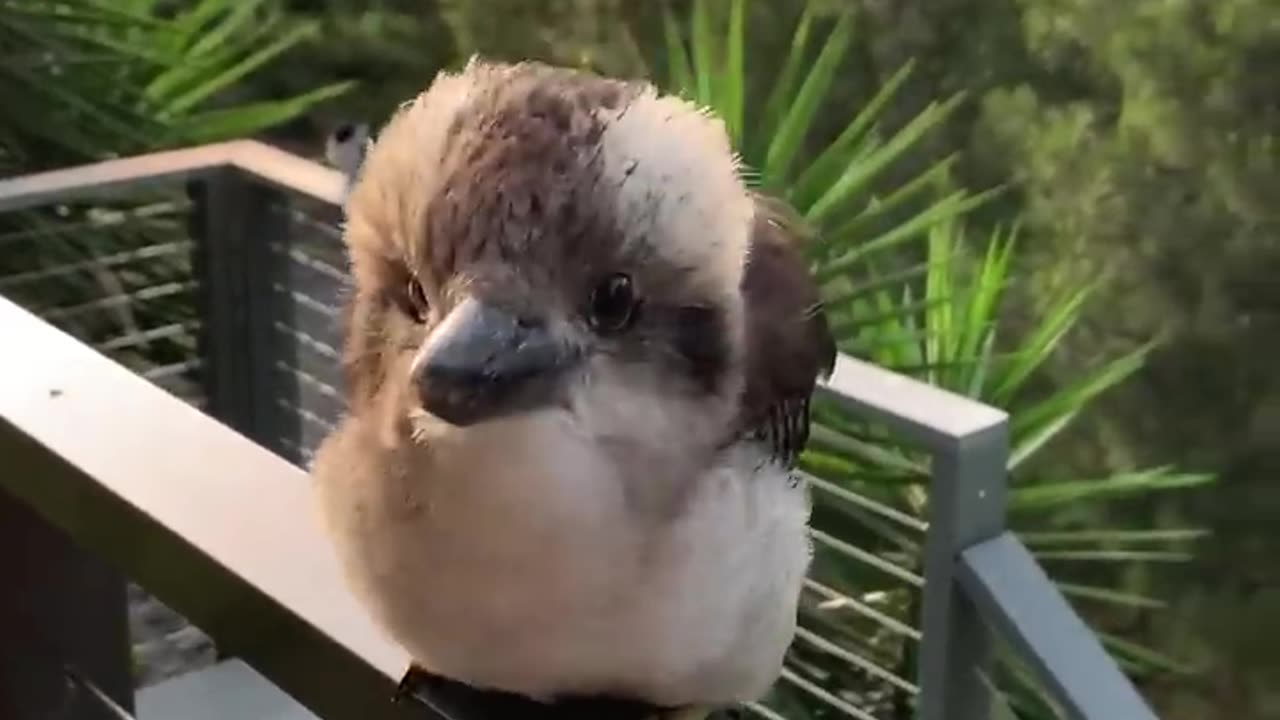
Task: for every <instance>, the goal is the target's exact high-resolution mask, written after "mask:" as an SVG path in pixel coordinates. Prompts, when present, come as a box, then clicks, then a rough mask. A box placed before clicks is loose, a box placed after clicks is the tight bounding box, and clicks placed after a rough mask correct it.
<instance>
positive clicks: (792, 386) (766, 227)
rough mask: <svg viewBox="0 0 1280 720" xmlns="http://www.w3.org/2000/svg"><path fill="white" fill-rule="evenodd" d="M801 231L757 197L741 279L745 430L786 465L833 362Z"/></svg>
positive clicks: (777, 207) (799, 445)
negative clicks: (820, 382)
mask: <svg viewBox="0 0 1280 720" xmlns="http://www.w3.org/2000/svg"><path fill="white" fill-rule="evenodd" d="M801 228H802V225H801V223H800V222H799V220H798V219H797V218H795V217H794V216H793V215H792V214H791V213H790V212H788V210H787V208H786V207H785V206H784V205H782V204H781V203H779V202H777V201H774V200H771V199H768V198H765V197H763V196H757V197H756V216H755V220H754V222H753V226H752V232H751V245H750V250H749V251H748V254H747V263H746V268H745V273H744V276H743V280H742V295H743V299H744V302H745V305H746V318H747V320H746V387H745V389H744V391H743V393H744V394H743V403H742V416H741V429H742V430H743V431H744V432H745V433H747V434H748V435H750V436H752V437H754V438H755V439H757V440H759V441H761V442H764V443H765V444H766V446H767V447H768V448H769V450H770V452H771V454H772V455H773V456H774V457H775V458H777V459H778V460H779V461H781V462H783V463H784V464H785V465H787V466H792V465H794V463H795V461H796V458H797V457H798V456H799V454H800V451H801V450H803V449H804V445H805V442H806V441H807V440H808V438H809V398H810V397H811V396H812V394H813V390H814V386H815V385H816V384H817V381H818V378H819V377H821V376H824V375H827V374H829V373H830V372H831V370H832V368H833V367H834V365H835V358H836V347H835V341H834V340H833V339H832V336H831V331H830V328H829V327H828V326H827V319H826V314H825V313H824V312H823V309H822V302H821V299H820V296H819V292H818V286H817V283H816V282H815V281H814V279H813V275H812V274H811V273H810V272H809V267H808V262H807V261H806V259H805V257H804V255H803V253H802V249H801V243H802V242H803V241H804V239H805V238H804V235H803V233H802V230H801Z"/></svg>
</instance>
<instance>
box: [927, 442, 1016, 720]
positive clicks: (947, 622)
mask: <svg viewBox="0 0 1280 720" xmlns="http://www.w3.org/2000/svg"><path fill="white" fill-rule="evenodd" d="M1008 456H1009V437H1008V426H1007V424H1006V423H1005V421H1004V420H1001V421H1000V422H998V423H996V424H993V425H990V426H988V427H986V428H983V429H980V430H977V431H975V432H973V433H972V434H969V435H966V436H962V437H960V438H958V439H957V440H956V442H955V443H954V444H952V445H950V446H949V447H947V448H945V449H942V450H939V451H937V452H935V454H934V458H933V480H932V483H931V488H930V494H929V535H928V540H927V543H926V549H925V588H924V606H923V615H924V617H923V631H924V637H923V640H922V644H921V648H920V659H919V676H920V688H921V693H920V698H921V700H920V713H919V717H920V718H921V720H987V718H989V717H990V702H991V699H990V695H989V691H988V689H987V685H986V683H985V682H984V681H983V677H982V675H983V674H985V673H986V672H987V671H988V668H989V666H990V660H991V645H992V643H991V633H990V630H989V629H988V628H987V626H986V625H985V623H984V622H983V619H982V617H981V616H980V615H979V614H978V611H977V609H976V608H975V606H974V605H973V603H972V602H971V601H970V600H969V599H968V598H967V597H966V596H965V594H964V593H963V592H962V590H961V588H960V585H959V582H958V572H957V569H958V559H959V555H960V553H961V552H962V551H963V550H964V549H965V548H967V547H969V546H971V545H973V544H975V543H978V542H982V541H984V540H988V539H990V538H992V537H995V536H997V535H999V534H1000V532H1002V531H1003V530H1004V522H1005V483H1006V474H1007V473H1006V470H1005V464H1006V462H1007V459H1008Z"/></svg>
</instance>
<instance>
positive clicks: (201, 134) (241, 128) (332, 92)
mask: <svg viewBox="0 0 1280 720" xmlns="http://www.w3.org/2000/svg"><path fill="white" fill-rule="evenodd" d="M354 85H355V83H354V82H342V83H334V84H333V85H326V86H324V87H320V88H316V89H315V90H312V91H310V92H308V93H305V94H302V95H298V96H296V97H292V98H288V99H285V100H266V101H263V102H257V103H250V104H247V105H238V106H236V107H231V108H226V109H222V110H212V111H209V112H205V113H200V114H197V115H191V116H190V117H187V118H185V119H184V120H183V121H182V122H180V123H179V124H177V125H175V126H174V127H173V129H172V132H173V133H174V134H175V135H176V136H178V137H183V138H188V139H191V140H194V141H196V142H215V141H218V140H227V139H231V138H236V137H242V136H245V135H251V134H253V133H255V132H258V131H260V130H262V129H264V128H268V127H272V126H275V125H278V124H280V123H283V122H286V121H288V120H291V119H293V118H295V117H298V116H299V115H302V114H303V113H305V112H306V111H307V110H308V109H309V108H311V107H312V106H314V105H315V104H316V103H319V102H323V101H325V100H329V99H331V98H335V97H338V96H339V95H342V94H344V93H346V92H347V91H349V90H350V89H351V88H352V87H354Z"/></svg>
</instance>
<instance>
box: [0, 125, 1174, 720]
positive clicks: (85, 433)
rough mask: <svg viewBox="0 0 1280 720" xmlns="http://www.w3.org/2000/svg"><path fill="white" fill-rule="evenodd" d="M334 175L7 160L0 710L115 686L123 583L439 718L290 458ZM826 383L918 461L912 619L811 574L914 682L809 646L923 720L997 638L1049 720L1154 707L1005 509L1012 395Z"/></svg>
mask: <svg viewBox="0 0 1280 720" xmlns="http://www.w3.org/2000/svg"><path fill="white" fill-rule="evenodd" d="M175 187H177V188H181V191H177V192H175ZM148 193H153V194H154V198H153V199H154V202H152V203H149V204H145V205H140V204H139V203H138V201H137V199H138V197H139V196H140V195H145V194H148ZM341 193H342V180H341V178H340V177H339V175H338V173H336V172H334V171H332V170H329V169H327V168H324V167H322V166H320V165H318V164H315V163H312V162H310V161H307V160H304V159H302V158H299V157H296V156H293V155H290V154H288V153H284V152H282V151H280V150H277V149H274V148H271V147H268V146H265V145H262V144H259V143H255V142H250V141H241V142H232V143H225V144H218V145H210V146H205V147H200V148H194V149H189V150H179V151H172V152H164V153H157V154H153V155H147V156H142V157H136V158H126V159H120V160H112V161H107V162H103V163H98V164H95V165H91V166H86V167H80V168H73V169H68V170H60V171H55V172H48V173H42V174H38V175H32V176H27V177H22V178H16V179H10V180H4V181H0V212H5V213H11V214H7V215H4V216H3V217H5V218H21V219H22V222H23V223H27V224H28V225H30V229H25V227H26V226H21V227H20V229H18V230H12V229H11V232H10V236H9V237H7V238H6V236H3V235H0V294H3V295H5V296H6V297H8V298H9V299H7V300H6V299H0V331H2V332H3V337H4V348H5V352H3V353H0V573H3V574H2V575H0V576H3V577H5V578H6V579H8V580H13V582H12V583H11V584H10V585H8V586H3V587H0V637H3V638H6V639H8V638H11V637H14V638H25V640H22V641H19V642H7V643H5V644H3V645H0V716H3V717H14V718H20V719H21V720H26V718H32V717H43V715H41V714H40V713H41V712H43V711H44V710H45V709H47V708H48V707H49V706H50V703H52V702H54V700H53V699H51V698H54V697H55V696H57V695H58V694H59V692H61V690H59V688H61V687H62V684H61V683H63V682H64V680H65V678H66V677H71V678H72V680H73V683H72V684H73V685H76V684H77V683H78V684H79V685H82V686H84V687H86V688H90V689H93V690H94V692H96V691H102V692H103V693H105V695H106V696H109V697H110V698H111V699H113V700H114V701H115V702H116V703H117V704H119V705H120V706H121V707H123V708H125V709H128V708H129V707H130V706H131V702H132V700H131V692H132V688H131V687H130V686H129V682H128V673H127V672H124V671H123V670H122V668H124V669H127V667H128V665H127V663H128V647H127V643H126V642H125V641H124V640H123V639H122V638H123V635H122V633H123V632H124V629H123V628H124V622H125V620H124V617H123V612H124V608H123V606H124V601H123V582H124V581H123V580H122V579H121V578H122V577H127V578H128V579H130V580H132V581H134V582H137V583H138V584H140V585H142V586H143V587H144V588H146V589H147V591H149V592H150V593H152V594H154V595H156V596H157V597H159V598H160V599H162V600H163V601H164V602H165V603H167V604H169V605H170V606H172V607H174V608H176V609H177V610H178V611H180V612H181V613H182V614H183V615H184V616H186V617H187V618H188V619H189V620H190V621H191V622H193V623H194V624H195V625H196V626H198V627H199V628H201V629H203V630H204V631H205V632H207V633H209V635H211V636H212V637H213V639H214V640H215V642H216V643H217V646H218V648H219V650H220V652H222V653H224V654H233V655H235V656H237V657H240V658H242V659H244V660H245V661H246V662H248V663H250V664H251V665H253V666H254V667H255V668H256V669H257V670H259V671H260V672H261V673H262V674H263V675H265V676H266V677H267V678H269V679H270V680H272V681H273V682H274V683H276V684H277V685H278V686H279V687H281V688H282V689H284V690H285V691H286V692H287V693H289V694H290V695H292V696H293V697H294V698H296V699H297V700H299V701H300V702H302V703H303V704H304V705H306V706H307V707H309V708H311V709H312V710H313V711H314V712H315V713H316V714H318V715H320V716H322V717H325V718H365V717H383V716H385V717H395V716H406V717H409V716H413V715H415V714H416V715H417V716H419V717H433V716H440V717H443V716H442V715H433V714H432V711H430V710H428V709H426V708H412V707H406V706H403V705H393V704H392V703H391V702H390V697H391V695H392V692H393V689H394V684H395V681H396V679H398V678H399V676H400V675H401V674H402V673H403V670H404V669H405V667H406V664H407V657H406V656H405V655H404V653H403V652H402V651H401V650H400V649H398V648H396V647H394V646H393V645H392V644H390V643H389V642H388V641H386V640H385V639H383V638H382V637H381V636H380V635H379V634H378V633H377V632H376V631H375V630H374V628H373V627H372V626H371V625H370V624H369V622H368V621H367V619H366V618H365V616H364V614H363V613H362V611H361V610H360V609H359V608H358V607H357V606H356V604H355V602H354V601H353V600H352V599H351V598H350V596H349V595H348V594H347V592H346V590H345V588H344V587H343V585H342V583H341V581H340V578H339V574H338V569H337V567H336V565H335V562H334V560H333V559H332V558H331V557H330V553H329V550H328V546H327V544H326V542H325V540H324V538H323V537H321V535H320V531H319V529H318V527H317V526H316V524H315V521H314V519H313V515H312V514H311V512H310V505H309V498H308V494H307V486H306V480H305V477H304V474H303V472H302V470H301V469H300V468H301V467H304V466H305V465H306V463H307V461H308V460H309V457H310V454H311V452H312V450H313V449H314V447H315V445H316V443H317V442H318V441H319V439H320V438H321V437H323V435H324V434H325V432H326V431H327V429H328V428H329V427H330V426H331V424H332V423H333V422H334V420H335V418H336V417H337V415H338V413H339V412H340V410H341V401H340V397H341V378H340V376H339V373H338V372H337V364H336V359H337V351H336V348H337V346H338V343H339V329H338V326H337V312H338V311H337V309H336V308H337V306H338V304H339V295H340V293H341V292H342V290H343V283H344V282H345V280H344V279H345V270H344V268H345V260H344V258H343V256H342V249H341V244H340V236H339V233H338V230H337V220H338V208H337V204H338V203H339V202H340V198H341ZM122 196H123V197H127V198H129V199H130V202H129V203H128V204H127V206H125V207H123V208H119V209H115V210H113V209H112V208H111V207H110V204H111V202H112V201H113V198H117V197H122ZM148 197H150V196H148ZM84 203H92V205H93V207H94V208H95V210H94V211H92V212H90V211H88V210H85V209H83V208H82V204H84ZM104 205H105V206H107V212H105V213H104V211H103V206H104ZM51 209H52V210H51ZM41 213H44V214H41ZM27 214H30V217H29V218H28V217H27ZM162 221H163V222H167V223H168V225H165V226H164V227H163V228H161V229H159V230H157V229H156V227H154V226H156V224H157V223H161V224H163V222H162ZM15 222H16V221H15ZM19 225H21V223H19ZM55 226H56V227H61V228H62V229H61V230H57V229H55ZM68 228H69V229H70V234H72V235H74V234H76V233H80V234H94V233H106V234H108V235H110V237H111V238H112V239H111V241H110V243H106V242H105V241H104V243H103V244H106V245H110V247H95V248H92V249H89V250H85V249H83V248H82V249H81V251H78V252H71V253H69V254H64V255H67V257H65V258H64V259H60V260H58V261H57V262H55V263H54V264H52V265H42V266H23V265H22V263H21V262H20V261H19V259H20V258H21V257H22V253H21V250H20V249H17V245H16V243H19V242H26V241H38V242H41V243H44V244H43V245H41V249H42V251H49V250H50V246H49V243H51V242H54V240H50V238H51V237H55V236H57V235H58V233H60V232H61V233H64V234H65V233H66V232H67V229H68ZM113 228H114V229H113ZM119 228H129V231H128V232H125V231H123V230H121V231H120V232H116V230H115V229H119ZM162 230H163V231H162ZM58 242H61V241H58ZM48 254H49V253H48V252H45V253H44V255H48ZM59 257H61V256H59ZM157 258H161V259H163V262H160V261H158V260H157ZM142 260H146V262H145V263H142V262H141V261H142ZM15 266H17V267H15ZM104 268H108V269H109V270H110V272H109V273H107V274H106V275H105V276H104V275H102V273H101V272H100V271H102V270H103V269H104ZM96 271H97V272H98V274H97V275H95V272H96ZM6 272H7V274H6ZM104 277H105V278H106V279H104ZM76 278H79V279H78V280H75V282H72V280H73V279H76ZM95 278H96V279H95ZM47 283H49V284H47ZM51 283H61V284H59V285H57V287H55V286H54V285H53V284H51ZM823 394H824V395H825V396H827V397H828V398H829V399H831V400H833V401H835V402H836V403H839V404H842V405H844V406H845V407H846V408H847V409H848V410H850V411H851V412H853V413H855V414H857V415H858V416H860V417H862V418H865V419H867V420H871V421H875V422H877V423H879V424H881V425H883V426H885V427H887V428H889V429H890V430H892V431H894V432H895V433H896V435H897V436H899V437H900V438H901V439H903V440H904V441H905V442H907V443H908V444H911V445H913V446H915V447H917V448H918V449H920V450H923V451H926V452H928V453H929V454H930V456H931V457H932V466H931V468H932V478H931V485H930V489H929V493H930V495H929V497H930V501H929V508H930V510H929V517H928V518H927V522H920V521H918V520H914V519H906V520H904V522H907V523H908V524H912V525H914V526H918V527H917V529H926V541H925V562H924V568H923V570H924V572H923V578H922V579H921V578H919V577H917V576H914V575H912V574H911V573H908V572H905V571H900V570H899V571H896V572H900V573H902V575H903V577H905V578H907V579H908V580H912V581H913V582H915V584H918V585H922V586H923V591H922V596H921V602H920V603H919V608H920V617H918V618H908V620H909V621H912V622H914V621H917V620H918V621H919V623H920V625H921V627H922V632H917V631H915V630H914V629H912V628H911V627H908V626H907V625H905V624H903V623H902V622H901V621H900V620H898V619H895V618H892V617H888V616H885V615H883V614H882V613H879V612H877V611H876V610H875V609H873V608H870V607H866V606H865V605H859V604H858V603H857V601H856V600H854V599H852V598H849V597H847V596H845V595H842V594H841V592H840V591H839V590H838V589H832V588H831V587H828V586H826V585H823V584H820V583H817V582H814V583H812V585H813V588H811V589H814V588H816V589H817V590H818V591H820V593H821V594H822V596H823V597H825V598H827V599H829V600H830V599H839V600H843V601H848V602H849V603H851V604H852V606H853V607H855V608H861V610H860V612H862V613H863V614H864V615H865V616H866V617H868V618H871V619H872V620H875V621H876V622H879V623H881V624H882V625H885V626H887V627H890V628H892V629H894V631H895V632H899V633H901V634H903V635H908V636H910V637H911V640H912V641H913V642H914V641H916V640H918V641H919V645H918V648H917V650H916V652H915V654H914V656H913V657H914V658H915V660H914V664H915V672H914V674H915V678H914V680H913V679H911V678H906V677H901V675H900V674H898V673H894V672H892V671H890V670H889V669H887V668H885V667H884V664H883V663H882V662H879V663H878V662H875V661H872V660H869V659H867V658H865V657H862V656H861V655H859V654H858V653H857V652H856V651H855V650H851V649H849V648H845V647H842V646H841V645H840V644H839V643H838V642H836V641H833V640H828V639H826V638H823V637H820V636H817V635H815V634H813V633H808V634H806V635H804V636H803V637H804V639H805V640H807V641H808V642H809V643H811V644H813V645H816V646H819V647H821V648H822V649H824V650H825V651H828V652H830V653H833V654H836V655H838V656H840V657H843V658H847V659H848V660H849V662H850V663H851V665H853V666H854V667H856V668H859V669H860V670H861V671H864V672H865V673H867V675H868V676H869V677H871V678H872V679H878V680H882V681H884V682H885V683H887V685H886V687H890V688H892V689H896V690H901V691H903V692H905V693H907V694H909V695H911V696H912V698H913V699H912V702H914V706H915V708H916V712H917V716H918V717H920V718H922V719H924V720H942V719H944V718H945V719H948V720H977V719H979V718H981V719H983V720H986V719H987V718H989V717H991V698H992V694H991V683H992V680H991V679H990V675H991V673H990V668H991V665H992V655H993V646H994V645H995V643H996V641H997V640H1002V641H1003V642H1004V643H1005V644H1006V645H1008V646H1009V647H1010V648H1011V649H1012V650H1013V651H1014V653H1015V654H1016V656H1017V657H1018V658H1019V659H1020V660H1021V662H1022V664H1023V665H1024V666H1025V667H1026V668H1028V669H1029V670H1030V671H1031V673H1032V674H1033V675H1034V676H1035V679H1036V680H1037V681H1038V683H1039V685H1040V686H1042V687H1043V688H1044V689H1046V690H1047V691H1048V693H1049V695H1050V696H1051V697H1052V699H1053V701H1054V703H1055V704H1056V705H1057V706H1058V708H1059V710H1060V711H1061V713H1062V714H1063V715H1065V716H1066V717H1070V718H1089V719H1091V720H1130V719H1132V720H1145V719H1147V718H1154V715H1153V714H1152V713H1151V711H1150V710H1149V709H1148V707H1147V705H1146V704H1145V703H1144V702H1143V700H1142V699H1141V697H1140V696H1139V695H1138V693H1137V692H1136V691H1135V690H1134V688H1133V687H1132V685H1130V683H1129V682H1128V680H1127V679H1126V678H1125V676H1124V675H1123V674H1122V673H1121V672H1120V670H1119V669H1118V667H1117V666H1116V664H1115V662H1114V661H1113V660H1112V659H1111V658H1110V657H1109V656H1108V655H1107V653H1106V652H1105V651H1104V650H1103V648H1102V646H1101V645H1100V643H1099V642H1098V641H1097V639H1096V638H1095V636H1094V635H1093V633H1092V632H1091V631H1090V630H1089V629H1088V628H1087V627H1086V626H1085V625H1084V624H1083V623H1082V622H1081V620H1080V619H1079V618H1078V617H1077V615H1076V614H1075V613H1074V611H1073V610H1072V609H1071V607H1070V606H1069V605H1068V604H1067V603H1066V602H1065V600H1064V599H1063V597H1062V596H1061V595H1060V594H1059V592H1058V590H1057V589H1056V588H1055V587H1054V585H1053V584H1052V583H1051V582H1050V580H1049V579H1048V578H1047V577H1046V575H1045V574H1044V572H1043V571H1042V570H1041V568H1040V566H1039V565H1038V564H1037V563H1036V561H1035V560H1034V558H1032V556H1031V555H1030V554H1029V553H1028V552H1027V550H1026V548H1025V547H1024V546H1023V545H1022V543H1021V542H1020V541H1019V540H1018V539H1017V538H1016V537H1015V536H1014V535H1013V534H1011V533H1010V532H1009V531H1008V530H1007V529H1006V527H1005V492H1006V479H1007V476H1006V472H1005V465H1006V461H1007V456H1008V430H1007V422H1006V417H1005V415H1004V414H1003V413H1001V412H999V411H997V410H995V409H992V408H990V407H987V406H984V405H981V404H978V403H975V402H972V401H969V400H967V399H964V398H961V397H959V396H956V395H952V394H950V393H947V392H944V391H941V390H939V389H936V388H934V387H931V386H929V385H926V384H923V383H920V382H918V381H915V380H912V379H910V378H906V377H903V376H900V375H896V374H893V373H890V372H887V371H885V370H882V369H879V368H877V367H874V366H871V365H868V364H866V363H863V362H860V361H858V360H855V359H852V358H849V357H844V356H842V357H840V359H839V361H838V363H837V367H836V372H835V373H834V375H833V377H832V378H831V380H830V381H829V382H828V383H826V384H825V385H824V387H823ZM202 411H203V412H202ZM838 490H839V489H838V488H836V491H837V492H838ZM827 542H828V544H834V545H841V542H842V541H840V539H839V538H832V539H828V540H827ZM81 548H82V549H83V551H84V552H82V551H81V550H80V549H81ZM847 552H849V553H851V554H853V555H854V556H858V557H863V558H864V559H866V560H867V561H868V562H873V563H880V562H882V561H880V560H877V559H876V558H875V557H872V556H871V554H869V553H861V554H859V552H858V550H857V548H853V547H851V546H849V547H848V550H847ZM100 560H105V561H106V563H105V564H102V563H100ZM917 581H918V582H917ZM32 658H44V660H41V661H35V660H32ZM42 667H43V668H45V669H44V670H41V669H40V668H42ZM783 681H784V682H790V683H792V684H795V685H797V686H798V687H799V689H800V690H801V691H804V692H806V693H809V694H810V695H811V696H812V697H813V698H814V699H815V701H817V702H821V703H823V704H825V705H827V706H828V707H829V708H831V709H832V710H833V711H834V712H835V713H837V714H838V715H841V716H845V717H854V718H861V719H864V720H865V718H875V717H876V714H875V712H874V709H870V708H868V707H865V706H859V705H858V704H857V703H856V702H853V701H851V700H850V699H848V698H841V697H835V696H833V695H831V694H830V693H828V692H826V691H824V690H823V689H822V688H821V687H817V686H815V685H813V684H812V683H810V682H808V681H805V680H804V679H803V678H799V677H797V676H796V675H795V674H794V673H788V674H787V675H784V678H783ZM6 688H8V693H7V696H6V694H5V689H6ZM91 694H93V693H91V692H88V691H86V692H82V693H81V695H79V696H78V697H81V698H85V697H89V695H91ZM95 697H96V696H95ZM6 701H7V702H8V703H9V705H10V707H6V705H5V703H6ZM78 702H84V700H80V701H78ZM100 705H101V703H97V704H96V705H95V704H94V703H88V704H87V705H86V706H85V707H90V706H92V707H98V706H100ZM752 709H753V710H755V711H756V712H757V714H759V715H761V716H763V717H777V714H776V713H775V712H774V711H772V710H770V709H769V708H767V707H763V706H755V707H753V708H752ZM86 713H87V714H84V715H79V717H98V716H95V715H93V714H92V711H90V710H86Z"/></svg>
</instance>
